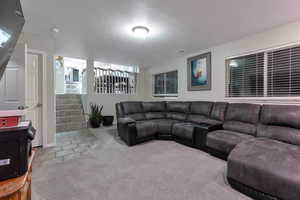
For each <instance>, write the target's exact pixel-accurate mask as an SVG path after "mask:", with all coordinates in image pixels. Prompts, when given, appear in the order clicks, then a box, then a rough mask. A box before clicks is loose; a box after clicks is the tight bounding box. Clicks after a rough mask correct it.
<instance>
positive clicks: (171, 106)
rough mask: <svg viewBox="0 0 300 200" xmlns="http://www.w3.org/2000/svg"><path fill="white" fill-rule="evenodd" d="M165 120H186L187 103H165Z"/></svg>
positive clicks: (188, 105)
mask: <svg viewBox="0 0 300 200" xmlns="http://www.w3.org/2000/svg"><path fill="white" fill-rule="evenodd" d="M166 104H167V118H168V119H175V120H182V121H184V120H186V118H187V113H188V112H189V109H190V103H189V102H175V101H172V102H167V103H166Z"/></svg>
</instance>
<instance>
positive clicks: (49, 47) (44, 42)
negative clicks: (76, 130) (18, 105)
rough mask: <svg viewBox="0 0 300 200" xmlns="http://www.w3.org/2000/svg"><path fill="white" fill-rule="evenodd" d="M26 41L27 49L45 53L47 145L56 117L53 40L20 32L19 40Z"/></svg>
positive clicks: (53, 132) (50, 143) (53, 137)
mask: <svg viewBox="0 0 300 200" xmlns="http://www.w3.org/2000/svg"><path fill="white" fill-rule="evenodd" d="M18 42H20V43H26V44H27V47H28V48H29V49H34V50H39V51H44V52H45V53H46V54H47V58H46V60H47V71H46V73H47V111H46V112H47V113H46V114H47V124H46V125H44V126H46V128H47V131H48V133H47V145H52V144H53V143H54V142H55V133H56V128H55V127H56V125H55V123H56V117H55V95H54V66H53V55H54V51H55V46H54V41H53V40H52V38H50V37H45V36H42V35H37V34H31V33H22V34H21V36H20V38H19V41H18Z"/></svg>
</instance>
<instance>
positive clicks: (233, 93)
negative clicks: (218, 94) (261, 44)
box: [226, 45, 300, 97]
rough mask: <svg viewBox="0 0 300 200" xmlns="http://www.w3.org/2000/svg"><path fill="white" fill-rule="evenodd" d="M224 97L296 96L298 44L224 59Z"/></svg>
mask: <svg viewBox="0 0 300 200" xmlns="http://www.w3.org/2000/svg"><path fill="white" fill-rule="evenodd" d="M226 63H227V65H226V97H294V96H300V46H299V45H297V46H291V47H285V48H278V49H273V50H268V51H263V52H260V53H256V54H251V55H246V56H242V57H237V58H231V59H227V60H226Z"/></svg>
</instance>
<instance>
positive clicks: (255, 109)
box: [223, 103, 261, 136]
mask: <svg viewBox="0 0 300 200" xmlns="http://www.w3.org/2000/svg"><path fill="white" fill-rule="evenodd" d="M260 107H261V106H260V105H257V104H246V103H232V104H229V106H228V109H227V111H226V115H225V122H224V124H223V128H224V129H225V130H230V131H236V132H241V133H245V134H249V135H253V136H255V135H256V127H257V123H258V120H259V113H260Z"/></svg>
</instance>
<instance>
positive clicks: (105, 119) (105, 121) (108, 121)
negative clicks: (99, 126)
mask: <svg viewBox="0 0 300 200" xmlns="http://www.w3.org/2000/svg"><path fill="white" fill-rule="evenodd" d="M113 121H114V116H113V115H106V116H103V126H111V125H112V124H113Z"/></svg>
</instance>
